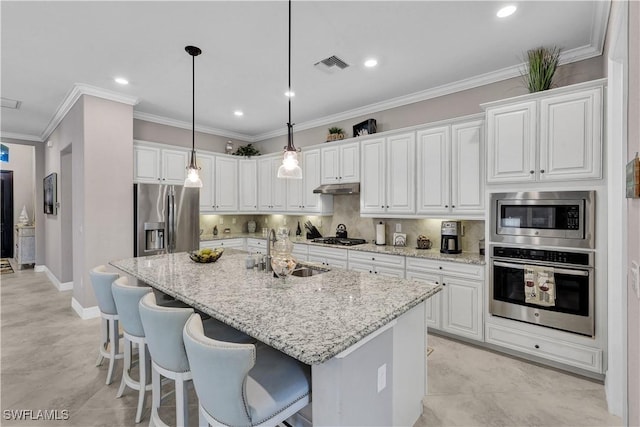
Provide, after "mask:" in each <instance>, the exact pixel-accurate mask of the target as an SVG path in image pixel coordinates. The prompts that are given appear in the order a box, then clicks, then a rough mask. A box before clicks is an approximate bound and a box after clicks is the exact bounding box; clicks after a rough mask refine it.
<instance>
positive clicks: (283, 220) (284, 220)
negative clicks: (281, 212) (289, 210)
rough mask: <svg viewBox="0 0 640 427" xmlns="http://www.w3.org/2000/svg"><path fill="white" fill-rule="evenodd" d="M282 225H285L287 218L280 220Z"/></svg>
mask: <svg viewBox="0 0 640 427" xmlns="http://www.w3.org/2000/svg"><path fill="white" fill-rule="evenodd" d="M282 225H287V217H286V216H285V217H283V218H282Z"/></svg>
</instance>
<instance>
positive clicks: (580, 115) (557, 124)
mask: <svg viewBox="0 0 640 427" xmlns="http://www.w3.org/2000/svg"><path fill="white" fill-rule="evenodd" d="M603 91H604V80H596V81H594V82H588V83H581V84H577V85H573V86H566V87H562V88H558V89H552V90H550V91H546V92H543V93H536V94H532V95H525V96H522V97H518V98H516V99H514V100H506V101H499V102H494V103H490V104H484V105H483V107H484V108H485V110H486V119H487V182H489V183H511V182H536V181H539V182H544V181H566V180H578V179H600V178H601V177H602V123H603Z"/></svg>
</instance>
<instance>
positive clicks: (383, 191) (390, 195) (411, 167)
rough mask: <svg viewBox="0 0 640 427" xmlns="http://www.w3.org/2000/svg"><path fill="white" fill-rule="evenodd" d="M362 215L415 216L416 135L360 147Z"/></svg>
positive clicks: (407, 134) (412, 133)
mask: <svg viewBox="0 0 640 427" xmlns="http://www.w3.org/2000/svg"><path fill="white" fill-rule="evenodd" d="M360 150H361V164H362V171H361V172H362V182H361V184H360V213H361V214H364V215H363V216H367V215H369V216H371V215H373V214H385V215H391V216H393V215H412V214H415V200H416V199H415V133H414V132H410V133H404V134H399V135H392V136H388V137H386V138H375V139H370V140H365V141H362V143H361V147H360Z"/></svg>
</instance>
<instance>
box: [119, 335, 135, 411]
mask: <svg viewBox="0 0 640 427" xmlns="http://www.w3.org/2000/svg"><path fill="white" fill-rule="evenodd" d="M130 369H131V342H130V341H129V340H128V339H127V338H126V337H125V338H124V363H123V366H122V379H121V380H120V388H119V389H118V393H116V398H118V397H122V393H124V387H125V385H126V382H125V378H126V377H128V376H129V370H130Z"/></svg>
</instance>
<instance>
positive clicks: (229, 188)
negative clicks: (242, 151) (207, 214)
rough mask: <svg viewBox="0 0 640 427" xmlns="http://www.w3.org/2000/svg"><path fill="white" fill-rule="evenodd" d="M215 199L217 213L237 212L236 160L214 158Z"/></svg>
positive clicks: (220, 157)
mask: <svg viewBox="0 0 640 427" xmlns="http://www.w3.org/2000/svg"><path fill="white" fill-rule="evenodd" d="M215 159H216V168H215V177H216V194H215V196H216V198H215V201H216V203H215V206H216V211H217V212H236V211H237V210H238V159H233V158H229V157H222V156H216V158H215Z"/></svg>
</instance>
